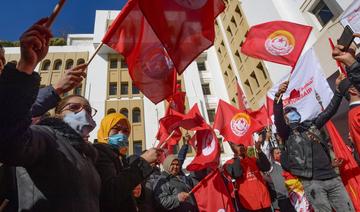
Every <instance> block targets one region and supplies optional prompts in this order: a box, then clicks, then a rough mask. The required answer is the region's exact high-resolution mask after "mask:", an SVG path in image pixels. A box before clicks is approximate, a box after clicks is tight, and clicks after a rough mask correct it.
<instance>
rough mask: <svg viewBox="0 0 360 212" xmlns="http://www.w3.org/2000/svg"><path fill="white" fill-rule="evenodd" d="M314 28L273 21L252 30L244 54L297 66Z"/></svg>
mask: <svg viewBox="0 0 360 212" xmlns="http://www.w3.org/2000/svg"><path fill="white" fill-rule="evenodd" d="M311 30H312V27H310V26H305V25H301V24H296V23H291V22H287V21H272V22H267V23H263V24H259V25H256V26H253V27H251V28H250V30H249V32H248V34H247V37H246V40H245V42H244V44H243V45H242V48H241V51H242V53H244V54H246V55H248V56H250V57H255V58H259V59H262V60H267V61H271V62H274V63H280V64H284V65H289V66H295V64H296V62H297V60H298V58H299V56H300V54H301V52H302V50H303V48H304V45H305V43H306V40H307V39H308V37H309V35H310V32H311Z"/></svg>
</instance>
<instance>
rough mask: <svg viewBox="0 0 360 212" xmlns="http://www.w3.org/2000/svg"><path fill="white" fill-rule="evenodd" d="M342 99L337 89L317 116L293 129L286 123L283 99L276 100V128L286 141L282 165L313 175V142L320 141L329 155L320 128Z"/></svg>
mask: <svg viewBox="0 0 360 212" xmlns="http://www.w3.org/2000/svg"><path fill="white" fill-rule="evenodd" d="M341 100H342V95H341V94H340V93H339V92H337V91H336V92H335V93H334V96H333V98H332V99H331V102H330V104H329V105H328V106H327V108H326V109H325V110H324V111H323V112H322V113H320V114H319V115H318V116H317V118H315V119H313V120H306V121H304V122H302V123H300V124H299V126H298V127H297V128H296V130H293V129H291V128H290V127H289V126H288V125H287V124H286V123H285V119H284V112H283V103H282V100H280V101H279V102H278V103H277V101H274V116H275V125H276V129H277V131H278V133H279V135H280V137H281V138H282V139H283V141H285V146H284V147H285V149H284V148H283V149H282V154H281V165H282V167H283V168H284V169H285V170H286V171H290V172H291V173H292V174H293V175H295V176H298V177H304V178H312V177H313V162H314V161H313V157H314V155H313V145H314V144H313V143H314V142H318V143H320V144H321V145H322V147H323V151H325V152H326V154H327V155H329V147H328V144H327V141H325V140H324V139H323V137H322V136H321V132H320V131H319V130H320V129H321V128H322V127H323V126H324V125H325V124H326V122H327V121H329V120H330V118H331V117H332V116H333V115H334V114H335V113H336V111H337V110H338V108H339V106H340V103H341ZM314 138H315V140H314ZM330 175H332V174H330ZM331 177H332V176H329V178H331Z"/></svg>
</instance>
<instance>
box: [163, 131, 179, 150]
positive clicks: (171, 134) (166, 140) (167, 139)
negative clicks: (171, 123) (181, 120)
mask: <svg viewBox="0 0 360 212" xmlns="http://www.w3.org/2000/svg"><path fill="white" fill-rule="evenodd" d="M174 133H175V130H173V131H172V132H171V133H170V135H169V136H168V137H167V138H166V139H165V141H164V142H163V143H162V144H161V145H160V149H162V148H163V147H164V146H165V144H167V143H168V142H169V140H170V138H171V137H172V136H173V135H174Z"/></svg>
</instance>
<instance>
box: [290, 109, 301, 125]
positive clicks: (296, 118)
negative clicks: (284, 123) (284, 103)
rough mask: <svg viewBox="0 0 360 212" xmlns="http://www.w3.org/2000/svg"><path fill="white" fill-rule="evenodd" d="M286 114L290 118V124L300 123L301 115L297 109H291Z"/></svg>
mask: <svg viewBox="0 0 360 212" xmlns="http://www.w3.org/2000/svg"><path fill="white" fill-rule="evenodd" d="M286 116H287V118H288V119H289V124H298V123H300V121H301V116H300V114H299V113H298V112H296V111H290V112H289V113H287V114H286Z"/></svg>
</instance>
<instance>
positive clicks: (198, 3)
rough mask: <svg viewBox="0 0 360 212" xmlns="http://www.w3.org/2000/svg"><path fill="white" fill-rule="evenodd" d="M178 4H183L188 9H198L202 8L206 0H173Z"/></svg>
mask: <svg viewBox="0 0 360 212" xmlns="http://www.w3.org/2000/svg"><path fill="white" fill-rule="evenodd" d="M174 1H175V2H176V3H178V4H179V5H180V6H183V7H185V8H188V9H192V10H198V9H200V8H202V7H203V6H204V5H205V4H206V3H207V1H208V0H174Z"/></svg>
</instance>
